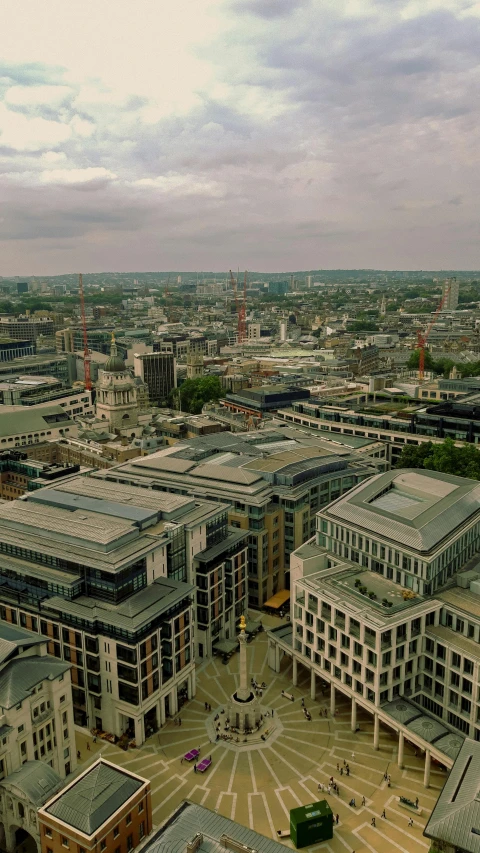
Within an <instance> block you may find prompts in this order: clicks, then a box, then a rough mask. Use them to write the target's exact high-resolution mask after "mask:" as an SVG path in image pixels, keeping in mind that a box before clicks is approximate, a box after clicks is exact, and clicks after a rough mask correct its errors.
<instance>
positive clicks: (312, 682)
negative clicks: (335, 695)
mask: <svg viewBox="0 0 480 853" xmlns="http://www.w3.org/2000/svg"><path fill="white" fill-rule="evenodd" d="M310 699H311V700H312V702H315V671H314V670H313V669H312V670H311V671H310Z"/></svg>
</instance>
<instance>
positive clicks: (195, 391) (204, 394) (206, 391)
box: [170, 376, 224, 415]
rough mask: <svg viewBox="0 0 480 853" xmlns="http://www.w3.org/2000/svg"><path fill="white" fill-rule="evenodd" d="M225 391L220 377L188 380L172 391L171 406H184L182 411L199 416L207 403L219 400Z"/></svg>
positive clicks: (200, 377)
mask: <svg viewBox="0 0 480 853" xmlns="http://www.w3.org/2000/svg"><path fill="white" fill-rule="evenodd" d="M223 393H224V391H223V388H222V383H221V382H220V379H219V378H218V376H199V377H198V379H186V380H185V382H183V383H182V384H181V385H180V387H179V388H176V389H175V390H174V391H172V393H171V395H170V404H171V405H175V406H176V405H178V402H179V400H178V398H179V396H180V401H181V404H182V411H184V412H190V414H192V415H198V414H200V412H201V411H202V408H203V406H204V405H205V403H210V402H211V401H212V400H219V399H220V397H221V396H222V395H223Z"/></svg>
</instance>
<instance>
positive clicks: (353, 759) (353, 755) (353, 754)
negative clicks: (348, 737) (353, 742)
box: [352, 752, 355, 761]
mask: <svg viewBox="0 0 480 853" xmlns="http://www.w3.org/2000/svg"><path fill="white" fill-rule="evenodd" d="M352 761H355V753H354V752H352Z"/></svg>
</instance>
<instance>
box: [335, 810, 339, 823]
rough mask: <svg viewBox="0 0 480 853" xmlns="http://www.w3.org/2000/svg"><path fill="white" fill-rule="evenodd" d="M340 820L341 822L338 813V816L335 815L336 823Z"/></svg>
mask: <svg viewBox="0 0 480 853" xmlns="http://www.w3.org/2000/svg"><path fill="white" fill-rule="evenodd" d="M339 820H340V815H339V814H338V812H337V814H336V815H335V823H338V821H339Z"/></svg>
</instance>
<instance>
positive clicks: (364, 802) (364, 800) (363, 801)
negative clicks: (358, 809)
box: [362, 797, 367, 806]
mask: <svg viewBox="0 0 480 853" xmlns="http://www.w3.org/2000/svg"><path fill="white" fill-rule="evenodd" d="M366 803H367V801H366V799H365V797H362V806H365V805H366Z"/></svg>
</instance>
